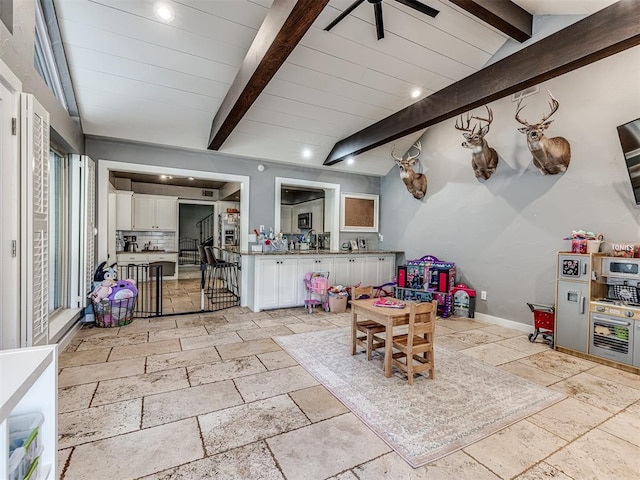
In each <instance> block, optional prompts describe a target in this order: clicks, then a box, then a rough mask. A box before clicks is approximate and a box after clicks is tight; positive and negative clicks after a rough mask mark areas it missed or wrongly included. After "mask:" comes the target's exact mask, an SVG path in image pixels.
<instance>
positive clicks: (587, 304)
mask: <svg viewBox="0 0 640 480" xmlns="http://www.w3.org/2000/svg"><path fill="white" fill-rule="evenodd" d="M556 286H557V289H556V325H555V337H556V338H555V343H556V348H557V349H558V350H560V351H564V352H566V353H574V354H578V355H580V354H582V355H583V356H584V355H586V356H587V357H588V358H591V359H594V360H598V359H599V360H609V361H611V362H615V364H614V366H616V367H619V368H622V369H625V370H629V371H634V372H635V373H640V301H639V300H640V298H639V292H640V258H629V257H613V256H606V255H605V254H597V253H596V254H593V253H592V254H575V253H560V254H559V255H558V275H557V282H556ZM604 363H607V362H604Z"/></svg>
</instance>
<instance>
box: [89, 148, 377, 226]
mask: <svg viewBox="0 0 640 480" xmlns="http://www.w3.org/2000/svg"><path fill="white" fill-rule="evenodd" d="M86 150H87V155H89V156H90V157H91V158H93V159H94V160H96V161H97V162H99V161H100V160H111V161H118V162H128V163H138V164H144V165H158V166H164V167H173V168H176V167H183V168H185V169H191V170H200V171H203V172H219V173H226V174H234V175H246V176H249V177H250V178H251V180H250V183H251V185H250V192H249V229H250V230H253V229H254V228H258V226H259V225H265V226H266V227H267V228H268V227H269V226H273V225H274V213H275V205H274V202H275V196H276V192H275V179H276V177H285V178H295V179H300V180H311V181H317V182H326V183H339V184H340V185H341V189H342V191H345V192H357V193H373V194H377V193H378V192H379V190H380V178H379V177H369V176H365V175H356V174H348V173H342V172H336V171H335V170H332V169H331V168H327V167H319V168H309V167H297V166H295V165H287V164H284V163H274V162H266V161H257V160H251V159H247V158H242V157H231V156H228V155H223V154H219V153H217V152H210V151H206V150H203V151H199V150H186V149H180V148H173V147H164V146H156V145H147V144H139V143H132V142H125V141H119V140H110V139H103V138H96V137H87V140H86ZM259 163H262V164H263V165H264V166H265V167H266V168H265V170H264V171H263V172H259V171H258V169H257V166H258V164H259Z"/></svg>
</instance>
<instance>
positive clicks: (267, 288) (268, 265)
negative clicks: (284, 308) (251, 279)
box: [255, 258, 280, 309]
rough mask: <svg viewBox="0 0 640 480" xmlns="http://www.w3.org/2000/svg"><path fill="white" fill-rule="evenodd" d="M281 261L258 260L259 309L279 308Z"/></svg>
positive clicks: (256, 291)
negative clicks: (279, 268)
mask: <svg viewBox="0 0 640 480" xmlns="http://www.w3.org/2000/svg"><path fill="white" fill-rule="evenodd" d="M279 262H280V259H275V258H274V259H271V258H268V259H263V258H260V259H257V260H256V279H255V280H256V283H255V294H256V301H255V303H256V305H257V307H258V308H259V309H264V308H276V307H277V306H278V271H279V270H278V267H279V266H280V263H279Z"/></svg>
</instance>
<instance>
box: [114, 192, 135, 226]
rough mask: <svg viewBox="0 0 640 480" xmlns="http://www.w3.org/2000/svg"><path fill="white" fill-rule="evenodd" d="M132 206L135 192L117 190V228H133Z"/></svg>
mask: <svg viewBox="0 0 640 480" xmlns="http://www.w3.org/2000/svg"><path fill="white" fill-rule="evenodd" d="M132 208H133V192H125V191H116V230H126V231H130V230H131V229H132V228H133V222H132Z"/></svg>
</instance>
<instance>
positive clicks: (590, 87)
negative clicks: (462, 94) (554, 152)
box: [381, 47, 640, 323]
mask: <svg viewBox="0 0 640 480" xmlns="http://www.w3.org/2000/svg"><path fill="white" fill-rule="evenodd" d="M547 90H551V92H552V93H553V95H554V96H555V97H556V98H557V99H558V100H559V102H560V108H559V110H558V112H556V114H555V115H554V117H553V118H554V122H553V123H552V124H551V126H550V128H549V129H548V130H547V134H548V136H563V137H565V138H567V140H569V142H570V143H571V150H572V157H571V158H572V159H571V164H570V166H569V170H568V171H567V172H566V173H565V174H564V175H562V174H560V175H555V176H549V175H547V176H543V175H542V174H540V173H539V172H538V170H537V169H536V168H535V167H534V166H533V164H532V163H531V155H530V153H529V151H528V150H527V147H526V139H525V137H524V135H523V134H521V133H519V132H518V131H517V130H516V129H517V127H518V126H520V125H519V124H518V123H517V122H516V121H515V120H514V113H515V108H516V104H515V103H512V102H511V101H510V98H504V99H501V100H499V101H496V102H494V103H492V104H490V106H491V107H492V108H493V113H494V118H495V120H494V122H493V125H492V126H491V131H490V132H489V134H488V135H487V139H488V141H489V144H490V145H491V146H492V147H493V148H495V149H496V150H497V151H498V154H499V156H500V161H499V164H498V170H497V172H496V173H495V174H494V175H493V176H492V177H491V178H490V179H489V180H487V181H486V182H481V181H478V180H476V178H475V176H474V173H473V170H472V168H471V153H470V151H469V150H468V149H465V148H462V147H461V145H460V144H461V142H462V140H463V138H462V136H461V135H460V132H458V131H456V130H455V129H454V123H455V120H454V119H450V120H447V121H445V122H442V123H440V124H438V125H435V126H433V127H431V128H429V129H428V130H427V131H426V132H425V134H424V135H423V137H422V139H421V140H422V145H423V151H422V156H421V158H420V162H421V163H422V166H423V167H424V168H426V169H427V172H426V173H427V176H428V179H429V187H428V190H427V195H426V199H425V200H423V201H418V200H415V199H414V198H413V197H411V195H410V194H409V193H408V192H407V191H406V190H405V187H404V185H403V184H402V182H401V181H400V178H399V174H398V169H397V168H396V167H394V169H393V170H392V171H391V172H390V173H389V174H388V175H387V176H386V177H385V178H384V179H383V180H382V184H381V225H382V232H383V233H384V236H385V242H384V243H385V245H386V246H387V247H391V248H397V249H403V250H405V251H406V254H407V258H417V257H420V256H422V255H425V254H432V255H435V256H437V257H439V258H441V259H444V260H450V261H454V262H456V264H457V267H458V272H459V275H458V276H459V280H460V281H461V282H464V283H468V284H469V285H470V286H471V287H473V288H475V289H476V290H478V291H480V290H486V291H487V293H488V299H487V301H480V300H479V299H478V301H477V302H476V310H477V311H478V312H481V313H486V314H489V315H493V316H496V317H500V318H504V319H509V320H514V321H518V322H522V323H532V316H531V313H530V312H529V310H528V308H527V306H526V302H527V301H533V302H538V303H548V304H553V303H554V301H555V293H554V291H555V290H554V288H555V278H556V276H555V265H556V254H557V252H558V251H560V250H566V249H567V248H569V242H567V241H563V240H562V239H563V238H564V237H566V236H567V235H569V234H571V231H572V230H574V229H586V230H593V231H595V232H601V233H603V234H604V235H605V240H606V241H608V242H611V241H637V239H638V234H639V233H640V207H638V206H636V205H635V202H634V200H633V196H632V191H631V186H630V182H629V177H628V175H627V171H626V167H625V162H624V158H623V156H622V150H621V147H620V142H619V139H618V136H617V131H616V126H618V125H621V124H623V123H626V122H628V121H630V120H633V119H636V118H638V117H640V47H635V48H633V49H630V50H627V51H626V52H623V53H620V54H618V55H615V56H613V57H609V58H607V59H605V60H602V61H600V62H597V63H595V64H592V65H589V66H587V67H584V68H582V69H580V70H577V71H574V72H572V73H569V74H566V75H564V76H562V77H558V78H556V79H553V80H550V81H548V82H545V83H543V84H541V85H540V93H538V94H537V95H534V96H531V97H527V98H526V99H525V103H526V104H527V107H526V108H525V109H524V111H523V112H522V114H521V118H525V119H527V120H528V121H529V123H535V122H538V121H539V120H540V118H541V116H542V115H543V114H544V113H546V112H547V111H548V110H547V109H548V106H547ZM476 112H477V114H480V115H481V116H482V115H483V114H485V112H483V111H482V110H479V109H478V110H476ZM399 212H401V213H400V214H399Z"/></svg>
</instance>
